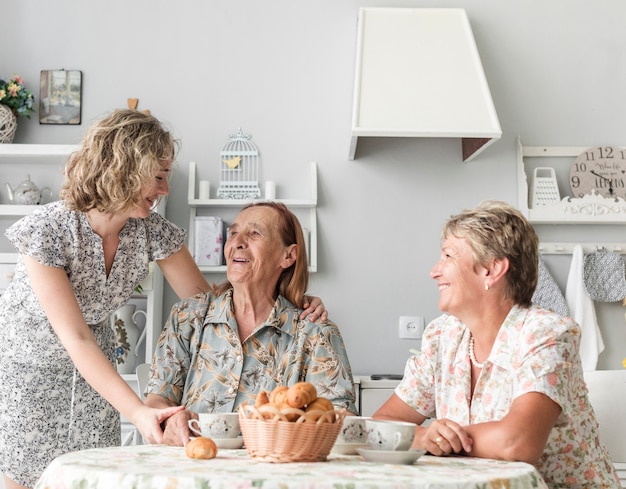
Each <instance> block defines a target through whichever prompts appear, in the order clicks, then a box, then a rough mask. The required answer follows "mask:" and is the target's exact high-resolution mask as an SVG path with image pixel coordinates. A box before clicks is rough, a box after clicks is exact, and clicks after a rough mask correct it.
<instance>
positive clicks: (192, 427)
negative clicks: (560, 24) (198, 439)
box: [187, 418, 202, 436]
mask: <svg viewBox="0 0 626 489" xmlns="http://www.w3.org/2000/svg"><path fill="white" fill-rule="evenodd" d="M187 425H188V426H189V429H190V430H191V431H193V432H194V433H195V434H196V435H198V436H202V431H200V423H198V420H197V419H195V418H191V419H190V420H189V421H187ZM196 425H197V427H196Z"/></svg>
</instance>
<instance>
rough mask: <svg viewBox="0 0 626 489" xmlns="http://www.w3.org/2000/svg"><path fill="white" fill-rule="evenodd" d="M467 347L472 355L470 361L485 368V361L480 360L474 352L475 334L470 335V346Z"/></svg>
mask: <svg viewBox="0 0 626 489" xmlns="http://www.w3.org/2000/svg"><path fill="white" fill-rule="evenodd" d="M467 349H468V350H469V357H470V362H472V365H474V366H475V367H478V368H483V367H484V366H485V362H482V363H481V362H479V361H478V360H476V355H475V354H474V337H473V336H470V340H469V346H468V348H467Z"/></svg>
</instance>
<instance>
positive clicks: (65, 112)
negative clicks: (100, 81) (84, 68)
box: [39, 70, 83, 125]
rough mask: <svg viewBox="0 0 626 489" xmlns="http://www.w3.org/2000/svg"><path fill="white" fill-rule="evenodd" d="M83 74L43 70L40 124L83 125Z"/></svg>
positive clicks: (74, 71) (40, 90)
mask: <svg viewBox="0 0 626 489" xmlns="http://www.w3.org/2000/svg"><path fill="white" fill-rule="evenodd" d="M82 78H83V74H82V72H81V71H79V70H42V71H41V76H40V78H39V123H40V124H71V125H78V124H80V123H81V102H82V101H81V97H82V85H83V83H82Z"/></svg>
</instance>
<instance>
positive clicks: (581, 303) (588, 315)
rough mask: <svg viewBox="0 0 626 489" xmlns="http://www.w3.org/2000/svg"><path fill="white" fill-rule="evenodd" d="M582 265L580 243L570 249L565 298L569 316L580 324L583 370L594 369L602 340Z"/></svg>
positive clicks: (602, 348) (602, 345) (601, 348)
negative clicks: (570, 257)
mask: <svg viewBox="0 0 626 489" xmlns="http://www.w3.org/2000/svg"><path fill="white" fill-rule="evenodd" d="M583 266H584V257H583V248H582V246H581V245H575V246H574V249H573V250H572V264H571V265H570V269H569V275H568V277H567V287H566V289H565V300H566V301H567V305H568V307H569V312H570V316H571V317H572V318H574V320H575V321H576V322H577V323H578V324H579V325H580V330H581V339H580V359H581V360H582V364H583V370H595V369H596V366H597V364H598V355H600V353H602V350H604V342H603V341H602V335H601V334H600V328H599V327H598V321H597V319H596V308H595V305H594V303H593V300H591V297H589V294H588V293H587V290H586V289H585V284H584V280H583Z"/></svg>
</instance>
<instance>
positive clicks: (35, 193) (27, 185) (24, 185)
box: [4, 175, 52, 205]
mask: <svg viewBox="0 0 626 489" xmlns="http://www.w3.org/2000/svg"><path fill="white" fill-rule="evenodd" d="M4 184H5V185H6V187H7V193H8V194H9V202H10V203H11V204H18V205H36V204H41V203H42V202H43V198H44V194H45V193H46V192H48V193H49V197H52V190H50V188H49V187H44V188H42V189H41V190H39V188H38V187H37V185H35V184H34V183H33V182H32V181H31V179H30V175H26V180H24V181H23V182H20V184H19V185H18V186H17V187H16V188H15V189H13V188H11V185H10V184H9V183H7V182H5V183H4Z"/></svg>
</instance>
